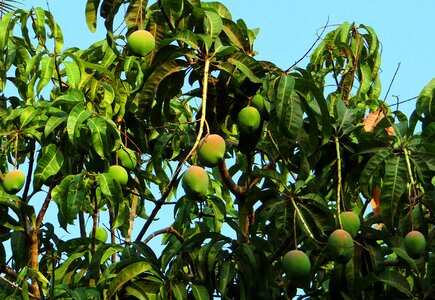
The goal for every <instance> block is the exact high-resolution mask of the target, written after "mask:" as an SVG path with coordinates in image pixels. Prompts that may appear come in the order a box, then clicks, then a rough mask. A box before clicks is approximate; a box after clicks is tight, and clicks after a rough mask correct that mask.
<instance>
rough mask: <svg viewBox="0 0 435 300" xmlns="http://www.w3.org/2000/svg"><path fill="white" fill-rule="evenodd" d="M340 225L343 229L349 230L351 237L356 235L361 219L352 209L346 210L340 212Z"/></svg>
mask: <svg viewBox="0 0 435 300" xmlns="http://www.w3.org/2000/svg"><path fill="white" fill-rule="evenodd" d="M340 219H341V225H342V226H343V229H344V230H346V231H347V232H349V234H350V235H351V237H352V238H354V237H355V236H356V234H357V233H358V231H359V228H360V226H361V221H360V220H359V217H358V215H357V214H356V213H354V212H353V211H346V212H342V213H341V214H340Z"/></svg>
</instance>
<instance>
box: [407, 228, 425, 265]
mask: <svg viewBox="0 0 435 300" xmlns="http://www.w3.org/2000/svg"><path fill="white" fill-rule="evenodd" d="M403 242H404V244H405V250H406V253H408V255H409V256H410V257H412V258H419V257H420V256H421V255H422V254H423V253H424V250H425V248H426V239H425V237H424V235H423V234H422V233H421V232H420V231H417V230H413V231H410V232H408V233H407V234H406V236H405V239H404V240H403Z"/></svg>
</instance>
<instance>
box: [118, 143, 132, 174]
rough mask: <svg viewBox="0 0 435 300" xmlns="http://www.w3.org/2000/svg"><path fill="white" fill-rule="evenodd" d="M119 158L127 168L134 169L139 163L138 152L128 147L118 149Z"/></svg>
mask: <svg viewBox="0 0 435 300" xmlns="http://www.w3.org/2000/svg"><path fill="white" fill-rule="evenodd" d="M118 160H119V163H120V164H121V166H123V167H124V168H126V169H127V170H131V169H134V168H135V167H136V164H137V160H136V154H135V153H134V151H133V150H131V149H128V148H122V149H120V150H119V151H118Z"/></svg>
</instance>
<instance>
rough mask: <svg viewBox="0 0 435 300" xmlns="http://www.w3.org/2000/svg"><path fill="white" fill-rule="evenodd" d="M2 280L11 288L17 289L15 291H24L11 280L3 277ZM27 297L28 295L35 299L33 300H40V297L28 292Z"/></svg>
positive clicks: (0, 277)
mask: <svg viewBox="0 0 435 300" xmlns="http://www.w3.org/2000/svg"><path fill="white" fill-rule="evenodd" d="M0 279H1V280H3V281H4V282H6V283H7V284H9V285H10V286H12V287H13V288H15V289H18V290H20V291H22V290H23V288H22V287H20V286H19V285H17V284H16V283H14V282H12V281H10V280H9V279H7V278H4V277H3V276H0ZM27 295H28V296H29V297H30V298H33V299H40V297H38V296H36V295H34V294H32V293H31V292H27Z"/></svg>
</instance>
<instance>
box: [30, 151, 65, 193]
mask: <svg viewBox="0 0 435 300" xmlns="http://www.w3.org/2000/svg"><path fill="white" fill-rule="evenodd" d="M41 152H42V154H41V156H40V158H39V159H38V164H37V166H36V170H35V174H34V178H33V186H34V187H35V189H38V188H39V187H41V186H42V184H43V183H44V182H45V181H46V180H47V179H48V178H50V177H51V176H53V175H56V174H57V173H58V172H59V171H60V168H61V167H62V165H63V161H64V157H63V153H62V151H61V150H60V149H59V148H58V147H57V146H56V145H55V144H50V145H48V146H46V147H44V148H42V151H41Z"/></svg>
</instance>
